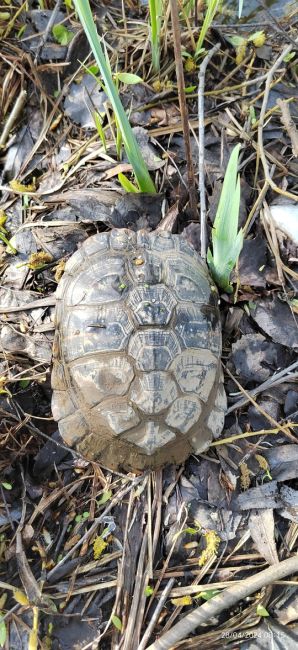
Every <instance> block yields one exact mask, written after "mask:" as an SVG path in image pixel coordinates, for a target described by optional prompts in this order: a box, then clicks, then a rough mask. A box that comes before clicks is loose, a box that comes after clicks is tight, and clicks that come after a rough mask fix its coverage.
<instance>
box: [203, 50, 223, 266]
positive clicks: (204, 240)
mask: <svg viewBox="0 0 298 650" xmlns="http://www.w3.org/2000/svg"><path fill="white" fill-rule="evenodd" d="M219 48H220V43H216V45H214V47H213V48H212V50H210V52H208V54H207V56H205V58H204V61H203V63H202V64H201V66H200V72H199V89H198V122H199V193H200V218H201V257H202V258H203V259H205V258H206V254H207V236H206V194H205V170H204V155H205V129H204V90H205V75H206V70H207V65H208V63H209V62H210V60H211V59H212V57H213V54H215V53H216V52H217V51H218V50H219Z"/></svg>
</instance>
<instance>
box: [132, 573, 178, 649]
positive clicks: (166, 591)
mask: <svg viewBox="0 0 298 650" xmlns="http://www.w3.org/2000/svg"><path fill="white" fill-rule="evenodd" d="M174 582H175V578H171V579H170V580H169V582H168V584H167V585H166V587H165V588H164V590H163V592H162V594H161V596H160V599H159V601H158V603H157V605H156V608H155V610H154V612H153V614H152V617H151V621H150V623H149V625H148V627H147V630H146V632H145V634H144V636H143V638H142V640H141V642H140V644H139V647H138V650H145V648H146V643H147V642H148V641H149V639H150V637H151V634H152V632H153V630H154V628H155V625H156V623H157V621H158V617H159V615H160V612H161V610H162V608H163V606H164V604H165V602H166V600H167V598H168V595H169V593H170V591H171V589H172V587H173V584H174Z"/></svg>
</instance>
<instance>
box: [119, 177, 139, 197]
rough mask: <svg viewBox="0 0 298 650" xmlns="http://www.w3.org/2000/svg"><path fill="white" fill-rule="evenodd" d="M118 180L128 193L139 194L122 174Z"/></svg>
mask: <svg viewBox="0 0 298 650" xmlns="http://www.w3.org/2000/svg"><path fill="white" fill-rule="evenodd" d="M118 180H119V183H120V184H121V185H122V187H123V189H124V190H126V192H134V193H137V192H138V191H139V190H138V188H137V187H136V186H135V185H134V184H133V183H132V182H131V181H130V180H129V179H128V178H126V176H124V174H122V173H121V172H120V173H119V174H118Z"/></svg>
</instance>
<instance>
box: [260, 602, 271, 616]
mask: <svg viewBox="0 0 298 650" xmlns="http://www.w3.org/2000/svg"><path fill="white" fill-rule="evenodd" d="M257 615H258V616H263V617H264V618H265V617H266V616H270V614H269V612H267V609H266V608H265V607H264V606H263V605H258V606H257Z"/></svg>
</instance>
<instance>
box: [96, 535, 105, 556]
mask: <svg viewBox="0 0 298 650" xmlns="http://www.w3.org/2000/svg"><path fill="white" fill-rule="evenodd" d="M107 545H108V544H107V542H105V541H104V539H103V538H102V537H101V536H100V535H98V537H96V538H95V540H94V542H93V555H94V559H95V560H98V559H99V558H100V556H101V554H102V553H103V552H104V550H105V549H106V547H107Z"/></svg>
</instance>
